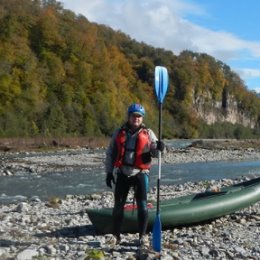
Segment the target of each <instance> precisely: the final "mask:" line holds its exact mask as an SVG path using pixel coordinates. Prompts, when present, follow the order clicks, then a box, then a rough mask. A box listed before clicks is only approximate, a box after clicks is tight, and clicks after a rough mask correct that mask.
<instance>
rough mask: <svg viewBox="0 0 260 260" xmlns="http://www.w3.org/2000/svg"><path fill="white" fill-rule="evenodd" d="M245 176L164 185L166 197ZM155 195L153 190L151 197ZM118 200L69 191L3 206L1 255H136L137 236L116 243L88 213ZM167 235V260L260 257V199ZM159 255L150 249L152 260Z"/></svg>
mask: <svg viewBox="0 0 260 260" xmlns="http://www.w3.org/2000/svg"><path fill="white" fill-rule="evenodd" d="M242 180H245V178H243V179H239V180H229V179H225V180H219V181H211V182H208V183H205V182H200V183H186V184H183V185H173V186H163V187H162V191H161V194H162V199H168V198H171V197H177V196H181V195H184V194H189V193H193V192H200V191H205V189H206V188H207V186H208V185H210V186H219V187H220V186H221V187H223V186H227V185H230V184H233V183H237V182H240V181H242ZM130 195H131V194H130ZM155 199H156V191H155V189H153V190H151V191H150V193H149V200H151V201H155ZM112 203H113V194H112V192H104V193H101V194H92V195H88V196H70V195H68V196H66V198H64V199H63V200H61V199H58V198H52V199H51V200H49V201H48V202H43V201H40V200H39V199H38V198H36V197H35V198H31V200H29V201H27V202H21V203H18V204H10V205H0V221H1V227H0V259H3V260H11V259H13V260H29V259H52V260H54V259H55V260H58V259H59V260H62V259H69V260H74V259H75V260H76V259H77V260H86V259H111V260H112V259H117V260H121V259H128V260H131V259H136V250H137V246H136V239H137V235H136V234H123V237H122V243H121V245H116V246H115V245H113V244H112V239H111V235H109V234H108V235H96V233H95V230H94V229H93V226H92V225H91V222H90V220H89V218H88V215H87V214H86V213H85V210H86V209H87V208H98V207H108V206H112ZM147 237H148V239H149V238H150V237H151V234H148V235H147ZM162 237H163V244H162V248H163V249H162V257H161V259H162V260H171V259H173V260H174V259H175V260H178V259H182V260H185V259H187V260H188V259H196V260H200V259H201V260H204V259H254V260H256V259H260V247H259V241H260V203H257V204H255V205H253V206H251V207H249V208H247V209H244V210H242V211H239V212H236V213H234V214H231V215H228V216H225V217H222V218H219V219H217V220H215V221H212V222H209V223H207V224H203V225H195V226H192V227H183V228H175V229H173V230H167V231H163V234H162ZM93 255H95V256H98V258H94V257H93ZM154 256H155V255H154V254H153V253H149V254H148V258H147V259H154Z"/></svg>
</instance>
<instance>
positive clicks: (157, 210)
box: [156, 103, 162, 215]
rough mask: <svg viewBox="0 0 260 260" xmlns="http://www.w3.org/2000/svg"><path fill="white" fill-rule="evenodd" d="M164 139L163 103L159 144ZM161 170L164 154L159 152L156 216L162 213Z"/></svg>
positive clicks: (160, 105) (160, 113)
mask: <svg viewBox="0 0 260 260" xmlns="http://www.w3.org/2000/svg"><path fill="white" fill-rule="evenodd" d="M161 139H162V103H159V142H161ZM161 168H162V154H161V151H160V150H159V154H158V179H157V208H156V214H157V215H158V214H159V213H160V180H161Z"/></svg>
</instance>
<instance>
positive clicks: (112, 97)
mask: <svg viewBox="0 0 260 260" xmlns="http://www.w3.org/2000/svg"><path fill="white" fill-rule="evenodd" d="M156 65H163V66H166V67H167V69H168V71H169V75H170V86H169V91H168V93H167V97H166V100H165V104H164V110H163V111H164V112H163V125H164V137H167V138H172V137H180V138H191V137H238V138H242V137H257V135H258V134H259V125H260V98H259V97H257V95H256V93H253V92H249V91H248V90H247V88H246V87H245V85H244V83H243V82H242V80H241V79H240V78H239V76H238V75H237V74H236V73H234V72H233V71H232V70H231V69H230V68H229V67H228V66H227V65H226V64H224V63H222V62H221V61H218V60H215V59H214V58H213V57H211V56H209V55H207V54H199V53H193V52H190V51H184V52H182V53H181V54H180V55H178V56H177V55H175V54H174V53H172V52H171V51H167V50H164V49H157V48H153V47H152V46H149V45H146V44H144V43H138V42H136V41H134V40H132V39H131V38H130V37H129V36H127V35H125V34H124V33H122V32H115V31H113V30H112V29H111V28H109V27H106V26H104V25H98V24H94V23H90V22H89V21H88V20H87V18H85V17H83V16H76V15H75V14H74V13H73V12H71V11H69V10H65V9H64V8H63V6H62V5H61V4H60V3H59V2H57V1H55V0H45V1H44V0H0V137H13V136H25V137H26V136H38V135H44V136H106V135H111V133H112V131H113V130H114V128H115V127H117V126H119V125H120V124H121V123H122V122H123V121H124V120H125V118H126V109H127V107H128V105H129V104H130V103H133V102H141V103H142V104H143V105H144V106H145V108H146V110H147V117H146V119H145V120H146V124H147V125H148V126H149V127H153V128H154V129H155V130H156V128H157V125H158V122H157V119H158V112H157V110H158V109H157V104H156V100H155V97H154V93H153V80H154V67H155V66H156ZM208 115H211V117H207V116H208ZM230 115H235V116H233V117H230Z"/></svg>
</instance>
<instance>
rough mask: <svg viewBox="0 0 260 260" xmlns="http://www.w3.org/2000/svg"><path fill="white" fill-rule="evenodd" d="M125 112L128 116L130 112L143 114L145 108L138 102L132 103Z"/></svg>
mask: <svg viewBox="0 0 260 260" xmlns="http://www.w3.org/2000/svg"><path fill="white" fill-rule="evenodd" d="M127 112H128V116H130V114H132V113H135V114H139V115H141V116H144V115H145V109H144V107H143V106H142V105H140V104H132V105H131V106H129V107H128V111H127Z"/></svg>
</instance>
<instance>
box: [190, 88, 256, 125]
mask: <svg viewBox="0 0 260 260" xmlns="http://www.w3.org/2000/svg"><path fill="white" fill-rule="evenodd" d="M193 105H194V107H195V110H196V112H197V114H198V116H199V117H200V118H202V119H203V120H204V121H205V122H206V123H207V124H208V125H211V124H214V123H216V122H230V123H232V124H242V125H243V126H245V127H250V128H254V127H256V125H257V119H255V118H251V117H250V116H249V115H247V114H246V113H245V112H244V111H242V110H240V109H239V107H238V102H237V101H236V99H235V98H234V97H233V96H232V95H223V96H222V99H221V100H220V101H214V99H213V98H212V95H211V93H210V92H207V93H206V94H205V95H203V97H202V96H200V97H197V98H194V99H193Z"/></svg>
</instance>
